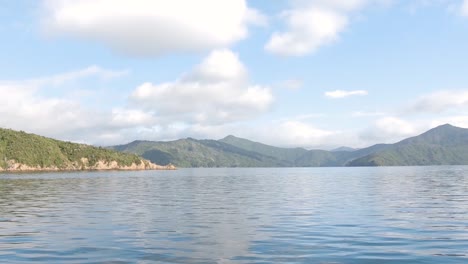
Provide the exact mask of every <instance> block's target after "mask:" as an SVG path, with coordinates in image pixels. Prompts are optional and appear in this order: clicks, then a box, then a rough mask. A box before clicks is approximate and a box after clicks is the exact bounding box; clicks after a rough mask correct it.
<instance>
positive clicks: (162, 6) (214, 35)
mask: <svg viewBox="0 0 468 264" xmlns="http://www.w3.org/2000/svg"><path fill="white" fill-rule="evenodd" d="M44 10H45V11H44V14H43V23H42V24H43V28H44V31H45V32H46V33H48V34H50V35H66V36H71V37H77V38H81V39H85V40H90V41H94V42H98V43H103V44H104V45H106V46H109V47H111V48H112V49H113V50H115V51H118V52H121V53H124V54H130V55H136V56H157V55H161V54H167V53H172V52H195V51H204V50H210V49H214V48H222V47H227V46H229V45H231V44H233V43H235V42H237V41H239V40H241V39H243V38H245V37H246V36H247V34H248V26H249V25H251V24H257V25H264V24H266V23H267V22H266V18H265V16H264V15H262V14H261V13H260V12H258V11H257V10H254V9H252V8H250V7H248V5H247V2H246V0H198V1H185V0H171V1H164V0H132V1H127V0H44Z"/></svg>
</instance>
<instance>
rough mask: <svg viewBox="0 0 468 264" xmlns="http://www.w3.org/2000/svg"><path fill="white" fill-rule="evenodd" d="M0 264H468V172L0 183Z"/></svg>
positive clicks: (279, 172)
mask: <svg viewBox="0 0 468 264" xmlns="http://www.w3.org/2000/svg"><path fill="white" fill-rule="evenodd" d="M0 262H2V263H30V262H44V263H102V262H105V263H437V264H438V263H468V167H406V168H311V169H301V168H299V169H296V168H293V169H181V170H178V171H146V172H83V173H50V174H49V173H45V174H18V175H11V174H10V175H8V174H4V175H0Z"/></svg>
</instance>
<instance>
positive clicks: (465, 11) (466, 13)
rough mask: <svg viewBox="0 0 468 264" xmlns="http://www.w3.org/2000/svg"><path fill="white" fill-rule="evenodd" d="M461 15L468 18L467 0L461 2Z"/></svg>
mask: <svg viewBox="0 0 468 264" xmlns="http://www.w3.org/2000/svg"><path fill="white" fill-rule="evenodd" d="M461 13H462V15H463V16H468V0H464V1H463V4H462V8H461Z"/></svg>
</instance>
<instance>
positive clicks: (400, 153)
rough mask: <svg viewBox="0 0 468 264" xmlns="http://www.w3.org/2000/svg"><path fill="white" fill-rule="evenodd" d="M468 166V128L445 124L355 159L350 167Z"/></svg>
mask: <svg viewBox="0 0 468 264" xmlns="http://www.w3.org/2000/svg"><path fill="white" fill-rule="evenodd" d="M465 164H468V129H464V128H459V127H454V126H451V125H443V126H439V127H437V128H434V129H431V130H429V131H428V132H426V133H424V134H422V135H419V136H416V137H412V138H408V139H405V140H403V141H401V142H398V143H396V144H393V145H390V146H389V147H388V148H386V149H384V150H381V151H377V152H375V153H371V154H369V155H366V156H364V157H361V158H358V159H356V160H353V161H352V162H350V163H349V166H412V165H465Z"/></svg>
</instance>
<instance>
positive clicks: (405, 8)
mask: <svg viewBox="0 0 468 264" xmlns="http://www.w3.org/2000/svg"><path fill="white" fill-rule="evenodd" d="M0 34H2V41H1V42H0V50H1V54H2V59H1V60H0V68H1V70H0V93H1V94H2V96H1V98H0V127H4V128H12V129H16V130H24V131H28V132H32V133H37V134H41V135H45V136H49V137H54V138H58V139H62V140H71V141H75V142H84V143H90V144H97V145H110V144H121V143H127V142H130V141H133V140H136V139H145V140H173V139H178V138H184V137H195V138H214V139H218V138H222V137H224V136H226V135H229V134H234V135H237V136H240V137H245V138H249V139H252V140H256V141H261V142H265V143H269V144H274V145H279V146H302V147H307V148H333V147H336V146H341V145H346V146H352V147H363V146H367V145H371V144H374V143H380V142H387V143H389V142H395V141H398V140H400V139H403V138H405V137H409V136H414V135H417V134H418V133H421V132H423V131H425V130H427V129H430V128H432V127H435V126H437V125H440V124H445V123H451V124H453V125H457V126H461V127H468V79H467V76H468V72H467V69H468V52H466V49H467V47H468V1H464V0H452V1H451V0H409V1H402V0H400V1H399V0H347V1H345V0H310V1H305V0H278V1H265V0H246V1H244V0H223V1H221V0H200V1H183V0H174V1H170V2H168V1H162V0H134V1H126V0H43V1H35V0H18V1H7V0H0Z"/></svg>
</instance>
